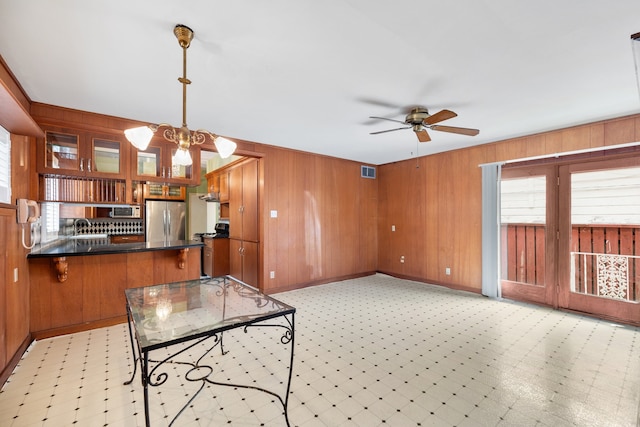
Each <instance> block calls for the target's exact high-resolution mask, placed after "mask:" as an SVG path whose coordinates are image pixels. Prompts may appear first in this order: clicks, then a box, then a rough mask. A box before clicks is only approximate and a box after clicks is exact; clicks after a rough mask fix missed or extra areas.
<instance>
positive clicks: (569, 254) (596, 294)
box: [558, 158, 640, 324]
mask: <svg viewBox="0 0 640 427" xmlns="http://www.w3.org/2000/svg"><path fill="white" fill-rule="evenodd" d="M559 177H560V185H559V191H560V194H562V195H566V197H561V198H560V206H559V212H560V216H559V219H560V229H561V230H562V232H561V233H560V236H559V237H560V238H559V242H558V244H559V251H560V253H561V254H562V256H561V258H560V259H559V268H558V275H559V277H558V283H559V288H558V291H559V292H558V305H559V306H560V307H562V308H567V309H570V310H576V311H581V312H585V313H591V314H595V315H598V316H600V317H603V318H609V319H614V320H621V321H624V322H627V323H632V324H640V304H639V301H640V159H637V158H627V159H618V160H615V161H613V160H609V161H601V162H591V163H582V164H573V165H564V166H560V167H559Z"/></svg>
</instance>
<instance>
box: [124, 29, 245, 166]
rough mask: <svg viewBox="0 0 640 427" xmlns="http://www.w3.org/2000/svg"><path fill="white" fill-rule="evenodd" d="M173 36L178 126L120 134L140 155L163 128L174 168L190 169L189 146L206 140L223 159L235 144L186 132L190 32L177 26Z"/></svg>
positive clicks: (162, 125) (204, 133)
mask: <svg viewBox="0 0 640 427" xmlns="http://www.w3.org/2000/svg"><path fill="white" fill-rule="evenodd" d="M173 33H174V34H175V35H176V38H177V39H178V43H179V44H180V47H181V48H182V77H179V78H178V81H179V82H180V83H182V126H181V127H180V128H175V127H173V126H171V125H169V124H167V123H160V124H158V125H155V124H151V125H147V126H140V127H137V128H131V129H127V130H125V131H124V134H125V136H126V137H127V139H128V140H129V142H131V144H133V146H134V147H136V148H137V149H138V150H141V151H144V150H146V149H147V147H148V146H149V142H151V138H153V135H154V134H155V133H156V132H157V131H158V129H160V128H165V129H164V131H163V133H162V136H164V139H166V140H167V141H170V142H173V143H175V144H177V145H178V149H177V150H176V154H175V155H174V156H173V163H174V164H176V165H183V166H189V165H191V164H192V163H193V161H192V160H191V153H190V152H189V148H190V147H191V146H192V145H200V144H203V143H204V142H205V141H206V140H207V139H211V141H213V143H214V145H215V146H216V150H218V154H220V157H222V158H223V159H225V158H227V157H229V156H230V155H232V154H233V152H234V151H235V149H236V143H235V142H233V141H231V140H228V139H226V138H223V137H221V136H218V135H216V134H215V133H211V132H209V131H208V130H204V129H198V130H195V131H190V130H189V128H188V127H187V85H188V84H191V80H189V79H188V78H187V49H188V48H189V45H190V44H191V41H192V40H193V30H192V29H191V28H189V27H187V26H186V25H181V24H178V25H176V26H175V28H174V29H173Z"/></svg>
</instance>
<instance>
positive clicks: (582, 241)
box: [502, 224, 640, 301]
mask: <svg viewBox="0 0 640 427" xmlns="http://www.w3.org/2000/svg"><path fill="white" fill-rule="evenodd" d="M502 246H503V247H502V254H503V260H504V259H505V258H504V257H505V256H506V260H507V264H506V265H504V264H503V271H502V275H503V279H506V280H510V281H514V282H523V283H528V284H531V285H544V277H545V276H544V274H545V263H544V257H545V226H544V225H538V224H508V225H503V226H502ZM571 253H572V254H571V256H572V283H571V289H572V290H573V291H574V292H580V293H586V294H590V295H600V294H601V293H600V291H599V290H598V283H599V282H598V271H599V269H598V264H597V259H598V257H597V256H598V255H622V256H624V258H625V259H626V267H625V268H626V272H625V273H624V274H625V275H626V280H627V286H628V297H627V299H628V300H629V301H640V227H635V226H615V225H604V226H600V225H598V226H593V225H574V226H573V227H572V230H571ZM600 258H602V257H600ZM600 271H601V274H603V273H602V268H600ZM609 274H610V275H611V274H614V275H615V273H614V271H613V270H609ZM602 280H603V279H602V277H601V279H600V283H602ZM608 280H617V279H615V278H611V277H610V278H609V279H608ZM620 280H622V279H620Z"/></svg>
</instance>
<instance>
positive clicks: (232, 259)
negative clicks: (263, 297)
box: [229, 239, 259, 287]
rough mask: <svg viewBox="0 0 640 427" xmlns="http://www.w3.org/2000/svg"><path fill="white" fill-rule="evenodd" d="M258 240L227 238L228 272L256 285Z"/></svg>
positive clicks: (257, 284)
mask: <svg viewBox="0 0 640 427" xmlns="http://www.w3.org/2000/svg"><path fill="white" fill-rule="evenodd" d="M258 255H259V254H258V242H249V241H243V240H237V239H229V274H230V275H231V276H233V277H235V278H236V279H239V280H242V281H243V282H245V283H247V284H249V285H251V286H254V287H258V286H259V282H258V259H259V257H258Z"/></svg>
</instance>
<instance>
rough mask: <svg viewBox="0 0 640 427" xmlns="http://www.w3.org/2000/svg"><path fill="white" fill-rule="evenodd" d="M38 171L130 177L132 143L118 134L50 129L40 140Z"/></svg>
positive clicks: (57, 173) (98, 176)
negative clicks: (117, 135) (129, 157)
mask: <svg viewBox="0 0 640 427" xmlns="http://www.w3.org/2000/svg"><path fill="white" fill-rule="evenodd" d="M38 150H39V155H38V160H37V161H38V172H39V173H43V174H56V175H67V176H69V175H71V176H82V177H90V178H114V179H125V178H127V167H126V165H127V155H128V152H129V148H128V144H127V143H126V142H125V141H124V140H123V139H121V138H118V137H116V136H115V135H108V136H105V135H93V134H90V133H87V132H80V131H73V130H71V131H69V130H57V129H56V130H47V131H46V132H45V138H44V140H39V141H38Z"/></svg>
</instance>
